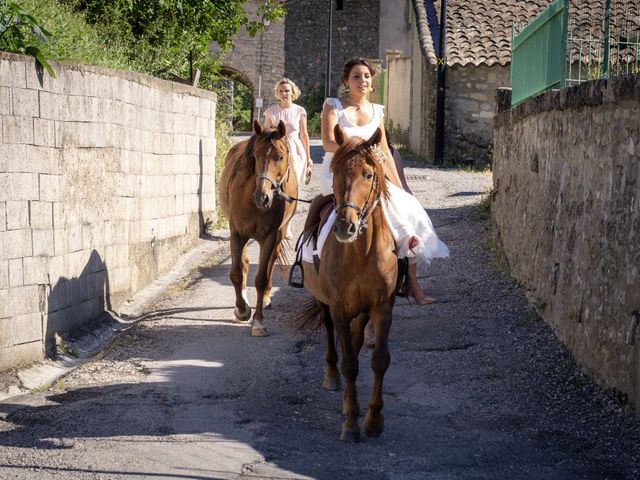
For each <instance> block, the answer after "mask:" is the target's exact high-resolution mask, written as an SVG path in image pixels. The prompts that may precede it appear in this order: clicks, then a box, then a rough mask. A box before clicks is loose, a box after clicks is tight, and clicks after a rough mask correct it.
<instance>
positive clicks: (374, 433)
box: [364, 424, 382, 438]
mask: <svg viewBox="0 0 640 480" xmlns="http://www.w3.org/2000/svg"><path fill="white" fill-rule="evenodd" d="M364 434H365V435H366V436H367V437H369V438H378V437H379V436H380V435H382V427H380V428H377V427H369V426H367V425H366V424H365V426H364Z"/></svg>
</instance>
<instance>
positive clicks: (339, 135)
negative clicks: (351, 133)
mask: <svg viewBox="0 0 640 480" xmlns="http://www.w3.org/2000/svg"><path fill="white" fill-rule="evenodd" d="M333 136H334V137H336V143H337V144H338V145H342V144H343V143H344V142H345V140H346V139H345V138H344V132H343V131H342V129H341V128H340V125H339V124H337V123H336V126H335V127H333Z"/></svg>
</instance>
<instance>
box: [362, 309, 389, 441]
mask: <svg viewBox="0 0 640 480" xmlns="http://www.w3.org/2000/svg"><path fill="white" fill-rule="evenodd" d="M392 308H393V305H382V306H380V307H379V309H377V310H376V311H374V312H373V314H372V315H371V319H372V321H373V322H374V325H375V328H374V330H375V333H376V346H375V348H374V350H373V354H372V355H371V369H372V370H373V373H374V381H373V392H372V393H371V399H370V400H369V409H368V410H367V414H366V415H365V417H364V432H365V434H366V435H367V436H368V437H379V436H380V434H381V433H382V429H383V427H384V415H383V414H382V406H383V404H384V402H383V400H382V382H383V380H384V374H385V372H386V371H387V368H389V362H390V361H391V355H390V354H389V331H390V329H391V310H392Z"/></svg>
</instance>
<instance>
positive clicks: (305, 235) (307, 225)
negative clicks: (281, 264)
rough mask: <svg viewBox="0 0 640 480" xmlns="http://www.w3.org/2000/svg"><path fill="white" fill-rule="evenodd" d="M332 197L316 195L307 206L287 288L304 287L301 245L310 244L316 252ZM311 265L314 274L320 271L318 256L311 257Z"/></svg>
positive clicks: (331, 195)
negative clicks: (307, 209) (307, 210)
mask: <svg viewBox="0 0 640 480" xmlns="http://www.w3.org/2000/svg"><path fill="white" fill-rule="evenodd" d="M334 200H335V199H334V196H333V194H330V195H318V196H316V197H315V198H314V199H313V200H312V201H311V205H310V206H309V213H308V214H307V219H306V220H305V222H304V229H303V230H302V233H301V234H300V237H298V240H297V241H296V247H295V250H296V260H295V262H294V263H293V265H292V266H291V270H290V271H289V286H291V287H294V288H303V287H304V268H303V267H302V245H304V244H306V243H308V242H312V244H313V249H314V250H317V246H318V236H319V235H320V231H321V230H322V227H324V225H325V223H327V219H328V218H329V214H330V213H331V208H332V206H333V204H334ZM313 265H314V267H315V268H316V272H318V271H320V258H319V257H318V255H314V256H313Z"/></svg>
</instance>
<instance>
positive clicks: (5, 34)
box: [0, 0, 56, 78]
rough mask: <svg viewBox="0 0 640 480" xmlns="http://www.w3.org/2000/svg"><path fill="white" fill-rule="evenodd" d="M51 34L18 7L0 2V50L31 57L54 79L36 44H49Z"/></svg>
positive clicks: (53, 74) (53, 73)
mask: <svg viewBox="0 0 640 480" xmlns="http://www.w3.org/2000/svg"><path fill="white" fill-rule="evenodd" d="M25 29H26V32H24V30H25ZM49 36H51V34H50V33H49V32H48V31H47V30H46V29H45V28H44V27H42V26H41V25H40V23H39V22H38V20H36V19H35V18H34V17H33V16H32V15H31V14H29V13H28V12H27V11H26V10H24V9H23V8H22V7H21V6H20V5H18V4H16V3H13V2H6V1H2V0H0V50H5V51H9V52H15V53H22V54H25V55H31V56H32V57H34V58H35V59H36V62H37V63H38V65H40V66H41V67H42V68H44V69H45V70H46V71H47V73H49V75H51V76H52V77H54V78H55V76H56V74H55V72H54V71H53V68H51V65H49V62H47V58H46V56H45V55H44V54H43V53H42V51H41V50H40V48H38V46H37V45H35V44H32V43H31V42H32V40H35V41H36V43H37V42H39V43H44V44H46V43H49V38H48V37H49Z"/></svg>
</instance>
